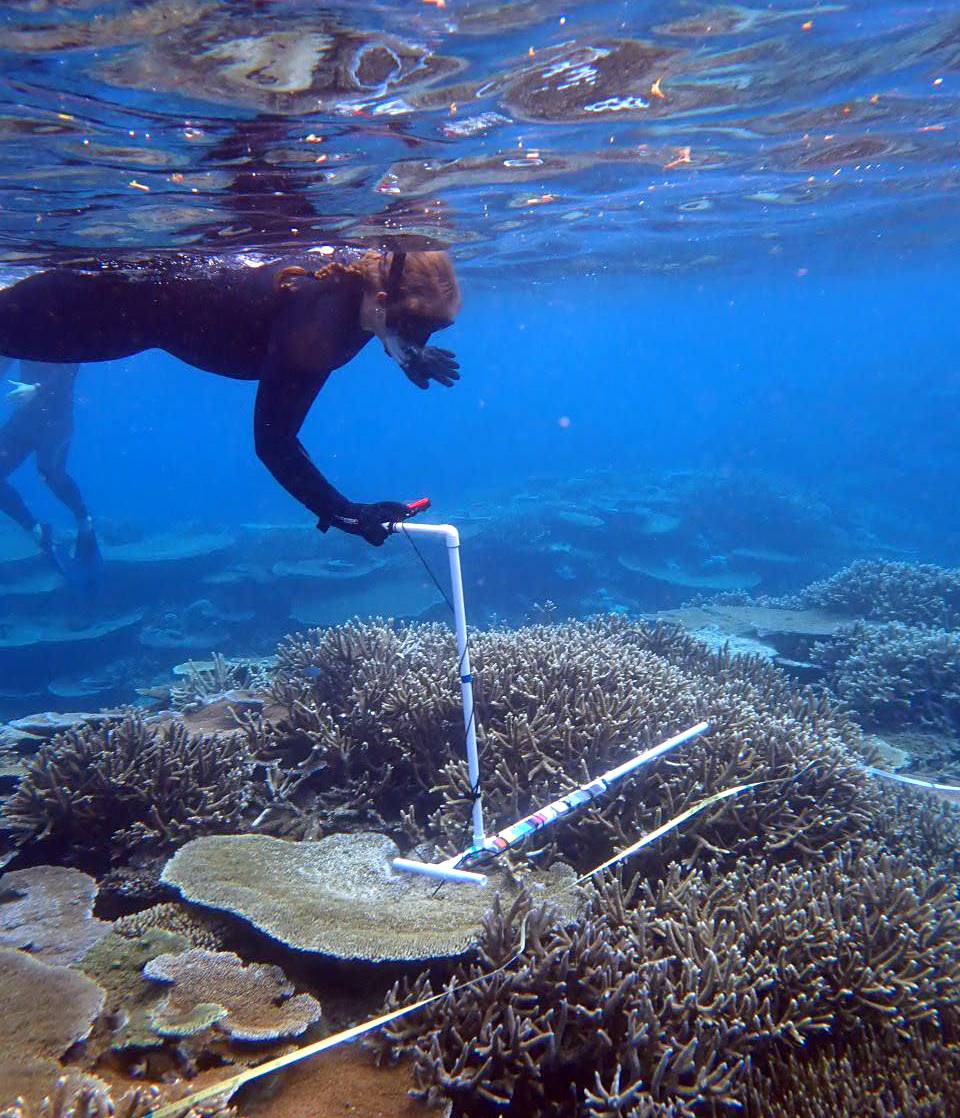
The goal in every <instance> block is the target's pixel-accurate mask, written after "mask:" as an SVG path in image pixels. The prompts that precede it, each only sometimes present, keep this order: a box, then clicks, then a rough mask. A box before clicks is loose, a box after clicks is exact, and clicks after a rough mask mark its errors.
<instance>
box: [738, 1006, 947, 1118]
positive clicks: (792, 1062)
mask: <svg viewBox="0 0 960 1118" xmlns="http://www.w3.org/2000/svg"><path fill="white" fill-rule="evenodd" d="M743 1113H744V1114H745V1116H746V1118H769V1116H770V1115H772V1114H789V1115H790V1118H865V1116H866V1115H870V1116H871V1118H873V1116H876V1118H954V1115H956V1114H958V1113H960V1040H958V1038H957V1037H956V1036H953V1037H951V1038H950V1039H947V1038H945V1037H944V1035H943V1033H941V1032H938V1031H937V1030H934V1029H929V1028H923V1027H918V1026H915V1027H913V1028H911V1029H910V1030H909V1032H908V1034H907V1035H906V1036H904V1035H902V1034H900V1033H895V1032H894V1031H893V1030H890V1029H883V1028H881V1027H877V1026H871V1027H867V1028H864V1029H862V1030H860V1032H859V1033H855V1034H853V1035H852V1036H847V1035H844V1036H842V1037H839V1038H835V1039H827V1040H825V1041H818V1042H817V1043H815V1044H814V1045H812V1046H810V1047H809V1048H807V1049H806V1050H803V1049H798V1050H797V1051H795V1052H790V1053H787V1054H786V1055H785V1056H784V1057H782V1058H780V1059H778V1060H776V1061H773V1062H772V1063H771V1064H770V1065H769V1066H764V1067H756V1068H754V1069H753V1071H752V1073H751V1076H750V1082H749V1084H748V1086H747V1091H746V1108H745V1110H744V1112H743Z"/></svg>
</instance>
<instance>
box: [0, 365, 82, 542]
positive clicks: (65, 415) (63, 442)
mask: <svg viewBox="0 0 960 1118" xmlns="http://www.w3.org/2000/svg"><path fill="white" fill-rule="evenodd" d="M76 376H77V366H76V364H57V365H51V364H44V363H42V362H34V361H22V362H21V364H20V381H21V382H22V383H24V384H33V385H36V386H37V388H36V391H35V392H34V393H33V395H32V396H30V398H29V399H27V400H26V401H25V402H24V403H15V404H12V405H11V407H12V409H13V410H12V412H11V414H10V416H9V418H8V419H7V421H6V422H5V423H4V424H3V426H2V427H0V512H3V513H6V514H7V516H9V517H11V519H13V520H15V521H16V522H17V523H18V524H19V525H20V526H21V527H22V528H24V529H25V530H26V531H28V532H32V531H34V530H35V529H36V527H37V523H38V522H37V519H36V517H35V516H34V515H33V513H31V512H30V510H29V509H28V508H27V506H26V505H25V504H24V501H23V498H22V497H21V496H20V494H19V493H18V492H17V491H16V490H15V489H14V488H13V486H12V485H11V484H10V482H9V480H8V478H9V476H10V474H12V473H13V471H14V470H15V469H17V467H18V466H20V465H21V464H22V463H23V462H24V461H26V459H27V458H28V457H29V456H30V455H31V454H35V455H36V456H37V469H38V470H39V472H40V476H41V477H42V478H43V480H44V482H45V483H46V485H47V487H48V488H49V490H50V492H51V493H53V495H54V496H55V497H57V498H58V499H59V500H60V501H62V502H63V504H64V505H66V506H67V508H68V509H69V510H70V511H71V512H72V513H73V515H74V516H75V517H76V518H77V521H78V522H81V521H84V520H86V519H87V508H86V505H85V504H84V501H83V497H82V496H81V495H80V490H79V488H78V487H77V483H76V482H75V481H74V480H73V478H72V477H71V476H70V475H69V474H68V473H67V454H68V452H69V450H70V440H71V438H72V436H73V388H74V381H75V380H76Z"/></svg>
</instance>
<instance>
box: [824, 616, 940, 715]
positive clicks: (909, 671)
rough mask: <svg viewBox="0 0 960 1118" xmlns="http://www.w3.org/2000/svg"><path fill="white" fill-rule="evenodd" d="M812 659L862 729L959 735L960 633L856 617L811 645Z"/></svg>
mask: <svg viewBox="0 0 960 1118" xmlns="http://www.w3.org/2000/svg"><path fill="white" fill-rule="evenodd" d="M813 659H814V660H815V661H816V662H817V663H819V664H820V665H822V666H823V667H824V668H825V669H826V672H827V675H826V682H827V684H828V685H829V687H830V689H831V690H832V691H833V692H834V694H835V695H837V696H838V697H839V698H840V699H842V700H843V702H844V703H846V704H848V705H849V706H850V708H851V709H852V710H853V711H855V713H856V716H857V719H858V720H859V721H860V723H861V724H862V725H863V726H864V727H865V728H866V729H868V730H877V731H883V730H899V729H905V728H908V727H909V728H914V729H922V730H928V731H932V732H935V733H942V734H958V735H960V632H948V631H947V630H945V629H937V628H931V627H929V626H926V625H906V624H903V623H902V622H899V621H890V622H887V623H886V624H882V625H873V624H867V623H866V622H862V621H858V622H855V623H854V624H853V625H848V626H844V627H843V628H842V629H840V630H839V631H838V632H837V634H836V636H835V637H834V639H833V640H832V641H830V642H828V643H822V644H818V645H816V646H815V648H814V650H813Z"/></svg>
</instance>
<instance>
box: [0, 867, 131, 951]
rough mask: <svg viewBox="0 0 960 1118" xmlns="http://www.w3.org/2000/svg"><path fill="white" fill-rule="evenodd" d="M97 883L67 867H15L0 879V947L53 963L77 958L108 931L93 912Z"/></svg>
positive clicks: (106, 925)
mask: <svg viewBox="0 0 960 1118" xmlns="http://www.w3.org/2000/svg"><path fill="white" fill-rule="evenodd" d="M96 895H97V883H96V882H95V881H94V880H93V878H92V877H88V876H87V875H86V874H85V873H81V872H80V871H79V870H74V869H68V868H67V867H66V866H33V867H31V868H29V869H25V870H13V871H11V872H9V873H6V874H4V876H3V878H2V880H0V945H2V946H3V947H20V948H23V949H24V950H25V951H29V952H30V954H31V955H33V956H34V957H35V958H38V959H41V960H43V962H45V963H51V964H53V965H58V964H59V965H68V964H70V963H75V962H77V960H78V959H81V958H82V957H83V956H84V955H85V954H86V952H87V951H88V950H89V949H90V948H91V947H92V946H93V945H94V944H95V943H97V942H98V941H99V940H101V939H103V937H104V936H105V935H106V934H107V932H109V931H110V925H109V924H107V923H105V922H104V921H103V920H98V919H96V917H95V916H94V915H93V902H94V900H95V899H96Z"/></svg>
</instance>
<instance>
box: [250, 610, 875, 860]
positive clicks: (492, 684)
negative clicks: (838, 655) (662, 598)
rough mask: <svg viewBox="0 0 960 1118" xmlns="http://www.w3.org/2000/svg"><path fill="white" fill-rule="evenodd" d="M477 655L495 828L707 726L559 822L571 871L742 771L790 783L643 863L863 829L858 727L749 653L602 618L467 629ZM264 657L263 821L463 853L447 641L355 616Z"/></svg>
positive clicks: (557, 846)
mask: <svg viewBox="0 0 960 1118" xmlns="http://www.w3.org/2000/svg"><path fill="white" fill-rule="evenodd" d="M472 659H473V666H474V673H475V676H476V679H477V705H476V711H477V733H478V738H479V741H480V747H481V750H482V754H483V765H484V803H485V807H486V811H487V817H488V821H489V823H490V825H493V824H497V825H503V824H505V823H507V822H511V821H512V820H514V819H516V818H517V817H518V816H520V815H523V814H525V813H526V812H528V811H531V810H534V809H535V808H536V807H539V806H541V805H542V804H544V803H547V802H549V801H550V800H552V799H553V798H555V796H556V795H558V794H562V793H564V792H567V791H570V790H571V789H572V788H574V787H575V786H577V785H578V784H580V783H582V782H583V781H584V780H586V779H589V778H591V777H593V776H595V775H597V774H598V773H600V772H602V771H604V770H605V769H607V768H609V767H611V766H612V765H614V764H617V763H619V762H621V761H623V760H624V759H625V758H626V757H628V756H629V755H630V754H631V753H632V752H635V751H637V750H639V749H640V748H643V747H646V746H649V745H652V744H654V743H655V742H657V741H659V740H662V739H663V738H664V737H665V736H667V735H668V734H670V733H673V732H675V731H677V730H679V729H682V728H684V727H686V726H688V725H690V724H692V723H693V722H696V721H698V720H699V719H701V718H708V719H709V720H710V722H711V726H712V730H711V733H710V734H709V735H707V736H706V737H704V738H703V739H701V740H700V741H698V742H695V743H693V744H691V745H689V746H686V747H684V749H683V750H682V752H681V753H680V754H677V755H675V756H674V757H671V758H667V759H664V760H662V761H658V762H656V763H655V764H654V765H652V766H650V767H649V768H648V769H645V770H644V772H643V774H642V776H639V777H637V778H634V779H633V780H632V781H630V782H628V784H627V785H625V786H624V787H623V788H622V789H621V790H620V791H619V793H617V794H615V795H612V796H611V797H610V798H609V799H607V800H606V801H604V802H603V803H602V804H601V805H599V806H596V807H593V808H591V809H588V810H586V811H584V812H583V813H582V814H581V815H579V816H578V823H577V828H576V832H575V834H574V832H573V831H572V830H571V829H569V828H563V827H558V828H555V829H554V834H553V835H551V836H550V838H549V842H550V845H551V849H554V850H555V852H557V853H561V854H562V855H563V856H564V857H565V858H566V859H567V860H569V861H571V862H572V864H574V865H575V866H578V867H582V868H587V867H588V866H589V865H592V864H593V863H594V862H595V861H599V860H600V859H601V858H602V857H603V856H605V855H606V854H607V853H609V851H610V848H611V846H612V845H626V844H627V843H628V842H630V841H632V840H633V838H635V837H636V835H637V834H639V833H642V832H643V831H644V830H647V829H649V828H650V827H651V826H655V825H656V824H657V823H658V822H659V821H661V820H662V818H663V817H665V816H670V815H673V814H676V813H677V812H679V811H681V810H683V809H684V808H686V807H688V806H690V804H691V803H693V802H695V801H696V800H698V799H700V798H701V797H702V796H704V795H706V794H709V793H712V792H715V791H717V790H718V789H720V788H722V787H724V786H726V785H729V784H733V783H736V782H738V781H740V780H758V779H759V780H763V779H777V778H786V777H793V776H796V777H797V779H795V780H793V781H791V782H789V783H785V784H781V785H778V786H776V787H775V788H772V789H768V790H767V791H766V793H758V794H756V795H754V796H753V797H752V798H750V799H748V800H745V801H744V802H743V803H742V804H741V805H740V806H738V810H737V811H736V812H729V811H727V810H726V809H725V808H723V807H719V808H718V809H716V810H711V811H708V812H705V813H704V815H703V816H701V817H699V818H698V820H697V821H696V823H695V824H694V825H693V826H692V827H691V828H690V829H689V831H688V833H687V837H686V838H683V839H676V838H669V839H668V840H667V841H666V846H665V853H664V852H663V851H661V852H658V855H657V857H658V858H660V857H671V856H673V855H675V854H678V853H682V854H684V855H687V856H691V855H693V854H695V853H696V852H698V851H699V852H701V853H703V852H709V851H720V850H736V851H737V852H738V853H741V854H742V853H744V852H746V851H748V850H751V851H754V852H756V853H758V854H759V853H764V852H765V853H766V854H767V855H769V856H771V857H777V858H784V857H788V856H791V855H796V856H810V857H819V856H820V854H821V852H822V851H823V850H825V849H826V848H828V847H829V846H830V845H831V844H833V843H836V842H838V841H842V840H843V839H844V838H846V837H848V836H850V835H852V834H854V833H856V831H857V830H858V829H859V828H860V827H861V826H863V825H865V824H866V823H867V822H868V820H869V818H870V808H869V796H868V795H866V794H865V789H866V778H865V777H864V775H863V774H862V773H861V772H860V770H859V768H858V766H857V765H856V764H855V757H854V754H853V752H851V751H852V750H856V749H859V748H860V739H859V732H858V731H857V730H856V729H855V728H854V727H853V726H852V724H850V723H849V722H848V721H847V720H846V719H845V718H844V717H843V716H842V715H841V714H839V713H838V712H837V710H835V709H834V707H832V706H831V704H830V703H829V702H828V701H827V700H826V699H824V698H817V697H815V696H813V695H812V694H809V693H805V692H800V691H798V690H797V689H796V688H795V687H793V686H791V685H790V684H789V683H788V681H787V680H786V679H785V677H784V676H783V675H782V674H781V673H780V672H778V671H777V670H776V669H774V668H773V667H771V666H769V665H767V664H763V663H761V662H759V661H758V660H756V659H754V658H747V657H738V658H733V657H730V656H729V655H726V654H713V653H710V652H708V651H707V650H706V649H705V648H704V647H703V646H702V645H701V644H699V643H697V642H696V641H693V640H691V639H689V638H687V637H684V636H683V635H682V634H680V633H678V632H676V631H674V630H668V629H666V628H664V627H659V628H657V627H652V626H646V625H642V624H636V623H631V622H627V621H625V620H623V619H619V618H604V619H598V620H594V621H590V622H570V623H565V624H561V625H538V626H529V627H526V628H522V629H518V630H511V631H506V630H503V631H499V630H498V631H492V632H483V633H478V634H476V635H475V637H474V640H473V646H472ZM278 662H279V667H280V679H279V682H278V684H277V685H276V687H275V690H274V698H275V699H276V700H277V701H278V702H280V703H282V704H283V705H284V707H285V709H286V711H287V718H286V720H285V721H283V722H281V723H279V724H276V725H274V724H269V723H267V722H265V721H264V720H263V719H259V720H257V719H252V720H250V721H249V722H248V723H247V732H248V735H249V738H250V741H251V747H252V748H259V749H260V750H261V752H262V755H263V756H264V757H265V758H269V759H270V760H271V762H272V764H273V765H274V766H275V773H274V776H273V777H272V778H271V781H272V786H273V788H274V789H275V792H274V801H273V803H272V804H271V806H270V808H268V810H267V812H266V813H265V816H264V818H263V821H262V823H263V828H264V829H266V830H269V831H272V832H273V833H280V834H293V835H303V834H313V833H317V832H320V833H322V832H324V831H325V830H328V829H329V830H334V829H337V828H339V829H343V828H344V825H345V824H346V825H347V826H348V827H361V826H375V827H376V828H377V829H378V830H384V831H386V832H387V833H390V834H392V835H394V836H395V837H396V838H398V839H403V838H405V839H406V840H407V841H408V842H409V843H417V842H420V841H422V840H423V839H424V838H425V837H426V836H427V835H432V836H439V837H441V838H442V839H443V841H444V842H445V843H446V844H447V846H448V847H449V848H450V849H451V850H456V849H458V848H460V847H461V846H462V845H463V840H464V836H465V835H466V834H467V833H468V818H469V811H470V805H471V802H472V801H471V796H470V791H469V785H468V781H467V774H466V764H465V761H464V759H463V746H462V741H463V726H462V714H461V708H460V705H459V689H458V686H457V680H456V655H455V652H454V647H453V640H452V637H451V635H450V633H449V632H448V631H447V630H445V629H443V628H441V627H439V626H435V625H427V626H394V625H391V624H388V623H385V622H369V623H355V624H352V625H349V626H342V627H340V628H338V629H335V630H329V631H325V632H321V631H314V632H311V633H309V634H306V635H305V636H298V637H293V638H290V639H289V640H288V641H287V642H286V643H285V644H284V645H282V646H281V648H280V650H279V654H278ZM808 765H809V766H810V767H809V768H805V766H808ZM798 773H801V774H802V775H799V776H797V774H798Z"/></svg>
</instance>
